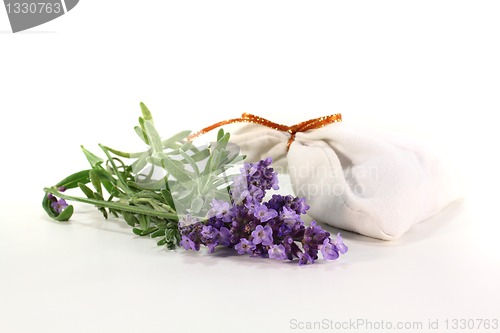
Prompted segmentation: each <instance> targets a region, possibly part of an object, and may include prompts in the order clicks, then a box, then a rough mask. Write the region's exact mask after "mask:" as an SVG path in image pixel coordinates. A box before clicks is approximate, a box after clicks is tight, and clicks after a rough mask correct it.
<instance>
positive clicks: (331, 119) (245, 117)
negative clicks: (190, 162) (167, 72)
mask: <svg viewBox="0 0 500 333" xmlns="http://www.w3.org/2000/svg"><path fill="white" fill-rule="evenodd" d="M341 121H342V115H341V114H340V113H337V114H332V115H330V116H323V117H319V118H314V119H309V120H306V121H303V122H301V123H298V124H296V125H293V126H286V125H281V124H277V123H275V122H272V121H270V120H267V119H265V118H262V117H259V116H255V115H253V114H249V113H243V114H242V115H241V118H234V119H228V120H223V121H220V122H218V123H215V124H213V125H211V126H208V127H205V128H204V129H202V130H201V131H198V132H196V133H193V134H191V135H190V136H188V140H190V141H192V140H193V139H195V138H197V137H199V136H201V135H203V134H205V133H208V132H210V131H211V130H213V129H215V128H217V127H221V126H224V125H228V124H234V123H243V122H244V123H252V124H259V125H262V126H266V127H269V128H272V129H275V130H277V131H281V132H287V133H289V134H290V139H288V143H287V150H288V149H290V145H291V144H292V142H293V140H295V134H297V133H299V132H305V131H308V130H312V129H318V128H321V127H323V126H326V125H329V124H331V123H336V122H341Z"/></svg>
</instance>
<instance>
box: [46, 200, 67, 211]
mask: <svg viewBox="0 0 500 333" xmlns="http://www.w3.org/2000/svg"><path fill="white" fill-rule="evenodd" d="M49 200H50V199H49ZM51 201H52V203H51V204H50V207H52V208H54V210H55V211H56V213H57V214H61V212H62V211H63V210H64V209H66V207H68V203H67V202H66V200H64V199H59V200H57V201H53V200H51Z"/></svg>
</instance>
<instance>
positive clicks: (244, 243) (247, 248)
mask: <svg viewBox="0 0 500 333" xmlns="http://www.w3.org/2000/svg"><path fill="white" fill-rule="evenodd" d="M234 249H235V250H236V251H238V254H244V253H249V254H253V252H252V251H253V250H255V245H254V244H253V243H252V242H250V241H249V240H248V239H245V238H242V239H240V242H239V243H238V244H236V245H235V246H234Z"/></svg>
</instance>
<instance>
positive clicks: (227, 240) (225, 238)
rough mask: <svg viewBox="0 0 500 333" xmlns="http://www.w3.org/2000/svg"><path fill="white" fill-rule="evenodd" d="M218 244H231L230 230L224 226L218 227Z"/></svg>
mask: <svg viewBox="0 0 500 333" xmlns="http://www.w3.org/2000/svg"><path fill="white" fill-rule="evenodd" d="M219 244H220V245H222V246H230V245H231V232H230V231H229V229H228V228H226V227H221V228H220V229H219Z"/></svg>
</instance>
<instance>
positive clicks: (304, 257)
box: [298, 252, 314, 266]
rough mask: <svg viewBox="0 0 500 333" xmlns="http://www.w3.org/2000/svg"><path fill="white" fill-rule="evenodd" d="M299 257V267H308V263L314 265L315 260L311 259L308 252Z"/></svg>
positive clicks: (299, 254) (301, 253) (300, 254)
mask: <svg viewBox="0 0 500 333" xmlns="http://www.w3.org/2000/svg"><path fill="white" fill-rule="evenodd" d="M298 257H299V265H300V266H302V265H306V264H307V263H308V262H310V263H311V264H314V259H313V258H311V256H310V255H309V254H307V252H299V253H298Z"/></svg>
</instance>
